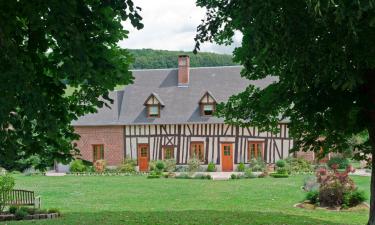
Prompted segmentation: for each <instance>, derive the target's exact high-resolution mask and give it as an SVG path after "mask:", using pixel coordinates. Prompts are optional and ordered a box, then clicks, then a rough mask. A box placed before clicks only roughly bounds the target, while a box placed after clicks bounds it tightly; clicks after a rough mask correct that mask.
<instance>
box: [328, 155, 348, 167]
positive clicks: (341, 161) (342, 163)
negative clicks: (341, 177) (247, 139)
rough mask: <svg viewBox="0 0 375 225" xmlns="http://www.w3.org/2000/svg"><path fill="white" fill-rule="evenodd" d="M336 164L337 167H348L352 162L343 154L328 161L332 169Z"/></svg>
mask: <svg viewBox="0 0 375 225" xmlns="http://www.w3.org/2000/svg"><path fill="white" fill-rule="evenodd" d="M335 164H336V165H337V166H338V168H337V169H346V168H347V167H348V166H349V164H350V162H349V159H347V158H343V157H341V156H335V157H332V158H331V159H330V160H329V161H328V162H327V165H328V167H329V168H331V169H333V165H335Z"/></svg>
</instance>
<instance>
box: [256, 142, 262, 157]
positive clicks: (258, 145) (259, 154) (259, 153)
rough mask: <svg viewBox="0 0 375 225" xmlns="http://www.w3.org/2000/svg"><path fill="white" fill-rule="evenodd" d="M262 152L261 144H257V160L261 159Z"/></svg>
mask: <svg viewBox="0 0 375 225" xmlns="http://www.w3.org/2000/svg"><path fill="white" fill-rule="evenodd" d="M262 151H263V144H262V143H258V144H257V153H258V155H257V158H263V155H262Z"/></svg>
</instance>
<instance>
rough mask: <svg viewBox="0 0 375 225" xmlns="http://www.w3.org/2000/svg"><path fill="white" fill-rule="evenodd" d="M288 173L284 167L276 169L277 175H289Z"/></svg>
mask: <svg viewBox="0 0 375 225" xmlns="http://www.w3.org/2000/svg"><path fill="white" fill-rule="evenodd" d="M288 172H289V171H288V169H287V168H285V167H280V168H277V170H276V173H278V174H289V173H288Z"/></svg>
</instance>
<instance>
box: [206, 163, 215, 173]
mask: <svg viewBox="0 0 375 225" xmlns="http://www.w3.org/2000/svg"><path fill="white" fill-rule="evenodd" d="M215 171H216V165H215V164H214V163H213V162H210V163H209V164H208V166H207V172H215Z"/></svg>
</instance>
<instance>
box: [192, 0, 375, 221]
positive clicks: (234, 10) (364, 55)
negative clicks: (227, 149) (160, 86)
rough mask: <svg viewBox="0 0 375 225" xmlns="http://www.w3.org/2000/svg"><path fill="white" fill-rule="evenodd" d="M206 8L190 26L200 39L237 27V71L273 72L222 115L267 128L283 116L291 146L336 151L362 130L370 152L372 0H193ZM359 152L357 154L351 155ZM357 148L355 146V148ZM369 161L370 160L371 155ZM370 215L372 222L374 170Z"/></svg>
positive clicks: (374, 79)
mask: <svg viewBox="0 0 375 225" xmlns="http://www.w3.org/2000/svg"><path fill="white" fill-rule="evenodd" d="M197 5H198V6H201V7H206V8H207V14H206V19H205V20H203V21H202V24H201V25H200V26H199V27H198V28H197V31H198V33H197V36H196V39H195V40H196V49H195V50H199V45H200V43H202V42H206V41H210V42H213V41H215V42H217V43H220V44H229V43H231V38H232V37H233V35H234V31H240V32H241V33H242V34H243V38H242V46H241V47H238V48H236V49H235V50H234V60H235V61H236V62H239V63H240V64H242V65H244V69H243V71H242V75H243V76H244V77H246V78H248V79H251V80H256V79H261V78H264V77H266V76H276V77H278V82H276V83H274V84H272V85H270V86H268V87H266V88H264V89H262V90H261V89H258V88H255V87H254V86H249V87H248V88H247V89H246V90H245V91H244V92H242V93H240V94H238V95H235V96H232V97H231V98H230V99H229V101H228V102H227V103H225V104H222V105H221V107H220V115H221V116H225V118H226V121H227V122H229V123H237V124H240V125H255V126H259V127H261V128H263V129H267V130H275V127H276V124H277V123H278V122H279V121H280V119H287V120H289V121H290V124H289V128H290V133H291V135H292V136H293V138H294V140H295V143H294V144H295V145H294V147H295V148H294V150H300V149H302V150H314V151H316V152H318V151H320V150H321V149H322V150H323V152H324V153H327V152H330V151H339V152H340V151H342V150H344V149H347V148H348V141H347V139H348V138H350V137H351V136H352V135H355V134H358V133H361V132H364V131H366V132H368V133H369V134H370V141H371V144H372V148H363V149H362V151H361V152H359V153H370V152H372V155H375V154H374V153H375V88H374V87H375V48H374V47H373V46H375V8H374V7H375V1H374V0H363V1H362V0H361V1H345V0H305V1H281V0H279V1H274V0H248V1H241V0H197ZM357 156H359V155H357ZM361 156H363V154H362V155H361ZM373 168H374V160H373ZM371 187H372V199H371V210H370V211H371V216H370V220H369V224H375V199H374V197H375V196H374V195H375V178H374V170H373V174H372V184H371Z"/></svg>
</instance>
